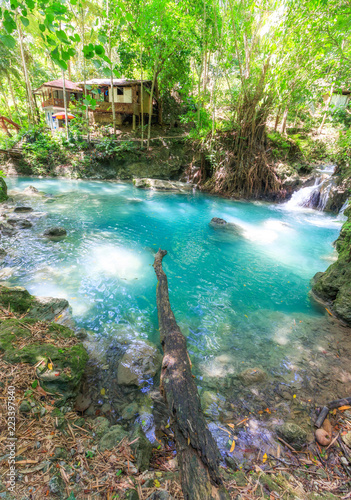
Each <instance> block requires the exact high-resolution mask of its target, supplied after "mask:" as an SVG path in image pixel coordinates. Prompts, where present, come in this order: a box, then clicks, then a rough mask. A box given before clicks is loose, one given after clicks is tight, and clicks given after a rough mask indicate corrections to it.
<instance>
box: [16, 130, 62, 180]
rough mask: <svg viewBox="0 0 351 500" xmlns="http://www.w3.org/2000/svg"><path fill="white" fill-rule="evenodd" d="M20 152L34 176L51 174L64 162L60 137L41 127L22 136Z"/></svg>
mask: <svg viewBox="0 0 351 500" xmlns="http://www.w3.org/2000/svg"><path fill="white" fill-rule="evenodd" d="M22 151H23V156H24V159H25V161H26V162H27V163H28V164H29V165H30V166H31V168H32V171H33V173H34V174H36V175H45V174H49V173H53V169H54V167H55V166H56V165H58V164H60V163H64V162H65V161H66V155H65V151H64V149H63V148H62V144H61V143H60V137H59V136H54V135H52V134H51V133H50V132H49V131H47V130H46V129H45V128H43V127H35V128H33V129H31V130H28V131H26V132H25V133H24V135H23V144H22Z"/></svg>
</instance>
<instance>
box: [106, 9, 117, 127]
mask: <svg viewBox="0 0 351 500" xmlns="http://www.w3.org/2000/svg"><path fill="white" fill-rule="evenodd" d="M109 6H110V4H109V2H108V1H107V8H106V15H107V19H108V18H109V17H108V15H109ZM108 57H109V59H110V61H111V64H110V71H111V76H110V78H111V106H112V124H113V135H116V110H115V93H114V91H113V90H114V89H113V64H112V46H111V25H110V24H109V28H108Z"/></svg>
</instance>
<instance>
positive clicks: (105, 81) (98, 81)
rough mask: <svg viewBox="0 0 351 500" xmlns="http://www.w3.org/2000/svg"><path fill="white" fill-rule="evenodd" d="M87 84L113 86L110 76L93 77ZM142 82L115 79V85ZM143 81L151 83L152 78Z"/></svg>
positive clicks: (138, 81) (122, 85) (82, 83)
mask: <svg viewBox="0 0 351 500" xmlns="http://www.w3.org/2000/svg"><path fill="white" fill-rule="evenodd" d="M85 83H86V85H104V86H107V87H110V86H111V79H110V78H92V79H91V80H87V81H86V82H85ZM138 83H139V84H140V83H141V80H125V79H124V78H121V79H116V78H114V80H113V86H116V87H126V86H128V85H133V84H138ZM143 83H151V80H143ZM78 85H84V82H79V83H78Z"/></svg>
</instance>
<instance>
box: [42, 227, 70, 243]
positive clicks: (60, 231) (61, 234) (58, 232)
mask: <svg viewBox="0 0 351 500" xmlns="http://www.w3.org/2000/svg"><path fill="white" fill-rule="evenodd" d="M43 234H44V236H45V237H46V238H49V239H50V240H53V241H59V240H62V239H63V238H65V237H66V236H67V231H66V229H65V228H63V227H50V228H49V229H46V230H45V231H44V233H43Z"/></svg>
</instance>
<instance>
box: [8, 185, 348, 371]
mask: <svg viewBox="0 0 351 500" xmlns="http://www.w3.org/2000/svg"><path fill="white" fill-rule="evenodd" d="M8 184H9V187H10V188H12V189H13V188H15V189H18V190H22V189H24V188H25V187H27V186H28V185H33V186H35V187H36V188H37V189H39V190H42V191H45V192H46V193H50V194H52V195H54V196H55V202H53V203H45V202H44V201H45V198H44V199H42V198H36V197H33V198H31V199H30V200H29V204H30V205H31V206H33V208H35V210H37V211H45V212H47V214H48V215H47V217H46V218H43V219H40V220H39V221H38V222H37V223H36V224H35V225H34V227H33V228H32V229H30V230H24V231H22V232H20V233H19V234H18V236H17V239H16V240H15V242H14V244H13V245H12V247H11V248H10V249H9V252H10V255H12V257H11V259H10V262H7V265H9V264H10V265H14V266H15V267H16V269H17V270H16V273H15V274H14V276H13V277H12V278H11V281H12V283H13V284H21V285H23V286H25V287H27V288H28V289H29V290H30V292H31V293H33V294H35V295H46V296H55V297H65V298H67V299H68V300H69V302H70V304H71V305H72V309H73V314H74V317H75V319H76V321H77V322H78V324H79V325H80V326H82V327H85V328H87V329H89V330H93V331H94V332H96V333H97V334H98V335H101V336H109V335H113V331H114V329H116V326H115V325H116V324H118V325H119V326H118V329H119V330H120V329H121V328H123V325H125V326H126V328H127V329H128V331H132V332H134V334H135V336H139V337H144V338H149V339H150V340H152V341H155V342H157V340H158V323H157V310H156V300H155V295H156V278H155V275H154V271H153V268H152V263H153V257H154V253H155V251H156V250H157V249H158V248H159V247H161V248H164V249H167V251H168V256H167V257H166V258H165V260H164V268H165V271H166V272H167V275H168V280H169V287H170V299H171V304H172V307H173V310H174V313H175V316H176V318H177V320H178V322H179V324H180V326H181V327H182V329H183V331H184V333H185V335H186V336H187V337H188V345H189V351H190V353H191V355H192V357H193V360H194V361H195V364H198V366H199V369H200V372H204V370H205V368H206V370H207V371H210V372H211V371H212V373H213V374H215V373H216V370H220V369H223V366H226V367H227V368H225V369H228V363H229V365H230V366H232V368H233V369H236V368H237V367H238V366H242V363H243V361H244V362H245V364H246V363H247V364H249V365H250V366H252V364H253V363H255V364H257V363H258V364H259V365H261V366H263V367H264V368H265V369H267V370H276V369H277V367H279V366H280V367H281V368H282V369H283V367H284V366H285V365H286V359H285V358H286V356H287V355H288V353H289V350H290V351H291V350H292V349H295V347H294V344H293V340H294V339H293V335H294V333H293V325H296V323H299V321H302V320H301V319H300V318H303V319H304V318H306V317H318V316H320V315H321V312H320V311H319V310H317V309H316V308H315V307H314V306H313V305H312V304H311V302H310V300H309V297H308V292H309V289H310V285H309V282H310V279H311V278H312V277H313V275H314V274H315V273H316V272H317V271H323V270H325V269H326V268H327V266H328V265H329V263H330V262H329V261H330V260H332V257H333V252H334V250H333V247H332V242H333V241H334V240H335V239H336V237H337V235H338V232H339V231H340V227H341V223H340V222H339V221H337V219H336V217H334V216H330V215H326V214H323V213H320V212H315V211H312V210H299V211H290V210H288V209H287V208H286V207H284V206H277V205H272V204H266V203H246V202H237V201H230V200H225V199H221V198H216V197H210V196H207V195H204V194H200V193H196V194H175V193H162V192H155V191H142V190H139V189H137V188H134V187H133V186H132V185H131V184H127V183H108V182H87V181H69V180H44V179H43V180H40V179H25V178H20V179H10V180H8ZM212 217H221V218H224V219H226V220H227V221H229V222H234V223H236V224H238V225H240V226H241V228H242V229H243V236H235V235H234V234H230V233H229V232H228V231H225V230H224V231H223V230H221V229H214V228H213V227H211V226H210V225H209V222H210V220H211V219H212ZM55 225H60V226H64V227H65V228H66V229H67V231H68V237H67V238H66V239H65V240H63V241H61V242H51V241H46V240H44V239H42V238H40V234H41V233H42V232H43V231H44V229H46V228H47V227H49V226H55ZM311 335H313V333H311ZM224 354H226V355H227V356H229V361H228V359H227V361H226V362H223V363H224V364H223V363H222V364H221V361H220V359H221V357H222V359H224V358H223V355H224ZM218 359H219V362H216V360H218ZM204 360H206V367H205V368H203V369H202V368H201V366H203V362H204ZM201 363H202V364H201Z"/></svg>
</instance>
